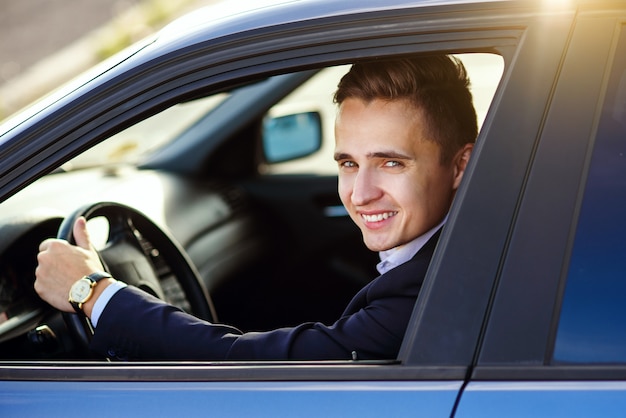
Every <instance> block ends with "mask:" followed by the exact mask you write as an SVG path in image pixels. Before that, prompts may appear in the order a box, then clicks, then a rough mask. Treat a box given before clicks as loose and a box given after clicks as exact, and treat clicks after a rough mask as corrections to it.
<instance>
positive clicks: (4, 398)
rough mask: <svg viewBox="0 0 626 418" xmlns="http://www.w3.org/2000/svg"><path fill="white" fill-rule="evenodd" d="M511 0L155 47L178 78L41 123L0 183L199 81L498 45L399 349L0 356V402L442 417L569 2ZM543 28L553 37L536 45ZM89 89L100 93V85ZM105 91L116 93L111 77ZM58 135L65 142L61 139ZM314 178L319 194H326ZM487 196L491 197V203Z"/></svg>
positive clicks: (481, 306) (156, 77)
mask: <svg viewBox="0 0 626 418" xmlns="http://www.w3.org/2000/svg"><path fill="white" fill-rule="evenodd" d="M296 3H297V2H296ZM512 4H513V6H509V4H508V3H495V4H494V5H493V7H490V6H486V5H484V4H478V5H461V6H458V5H455V6H454V7H452V8H450V9H448V8H447V7H446V6H443V5H435V6H424V5H421V6H419V5H418V6H415V5H412V4H411V5H404V7H400V8H398V9H394V10H386V11H384V12H380V13H376V12H372V11H371V10H362V9H359V8H358V7H357V6H354V7H355V8H356V9H358V13H354V15H355V16H352V15H345V16H344V15H341V16H338V15H336V16H330V17H326V16H322V17H321V18H318V19H314V20H312V21H307V20H303V21H299V22H296V23H290V24H281V25H276V26H275V27H272V26H267V27H263V30H262V31H261V30H257V31H251V33H249V34H246V33H245V31H244V32H242V33H238V34H236V35H232V36H230V37H226V38H225V39H220V40H219V41H213V42H204V43H201V44H200V45H199V46H198V45H196V47H195V48H192V47H189V48H187V49H186V50H185V51H183V52H177V53H175V54H174V53H173V54H170V55H168V59H169V60H170V61H171V62H170V64H172V67H173V68H174V69H179V70H180V69H184V77H186V78H185V80H187V81H188V82H187V83H186V84H184V85H183V86H181V85H180V84H177V85H176V86H175V87H170V86H174V81H175V80H174V76H175V75H176V73H175V72H172V71H171V69H157V70H155V72H154V73H148V74H146V75H149V76H150V77H145V79H147V80H148V81H149V82H153V83H154V86H153V88H149V87H150V86H144V87H143V89H144V90H141V91H137V92H136V94H134V95H133V97H132V100H131V101H129V102H127V103H125V105H126V108H127V111H128V112H129V113H130V114H123V112H120V111H119V110H117V109H116V110H111V109H109V110H106V109H105V110H102V113H99V114H98V117H100V119H97V118H94V119H92V120H90V123H91V124H92V125H94V124H96V125H97V123H101V125H97V129H95V130H92V131H89V132H88V133H85V132H84V131H83V132H81V134H83V135H84V136H80V137H78V136H77V135H74V136H72V135H68V136H67V137H65V136H64V137H62V138H54V137H50V136H48V137H46V136H45V135H43V134H42V135H43V136H42V139H40V142H43V141H44V140H46V139H47V140H48V141H50V143H55V144H56V145H57V148H54V149H47V148H46V150H47V151H46V152H42V153H41V154H40V158H39V160H37V161H35V162H32V164H30V165H28V166H26V167H23V168H20V170H21V171H19V173H16V174H15V175H13V177H9V178H7V179H5V180H4V182H3V183H1V184H0V186H2V187H4V189H2V190H3V191H4V193H7V192H6V189H7V188H8V187H10V185H11V184H12V185H13V188H17V187H18V185H19V186H21V185H22V184H23V183H19V184H16V183H17V181H18V180H15V179H16V177H17V176H18V174H20V175H23V176H28V175H30V176H35V175H36V174H40V173H41V172H43V171H45V170H47V169H49V165H50V164H53V163H55V162H58V161H59V160H61V159H63V158H64V156H59V153H65V154H64V155H65V157H66V156H67V155H69V154H71V153H75V152H76V150H77V149H81V148H84V147H87V146H89V145H92V144H93V143H94V142H97V141H98V140H100V139H102V135H103V134H102V132H105V131H106V130H107V129H111V128H110V125H111V124H113V123H120V124H128V123H130V122H131V121H132V120H133V118H138V117H140V116H142V115H143V113H142V112H150V111H153V110H154V109H157V108H159V107H160V106H164V105H165V104H166V103H170V102H172V101H173V100H172V97H174V98H186V97H188V96H190V95H193V93H195V90H192V89H193V88H196V87H197V86H199V87H197V88H200V89H209V90H210V89H211V88H217V87H215V86H222V85H223V83H225V82H233V83H238V82H242V81H243V80H249V79H251V78H255V77H261V76H266V75H267V74H273V73H276V72H285V71H291V70H293V69H301V68H303V67H306V68H308V67H311V66H321V65H335V64H337V63H347V62H350V61H352V60H356V59H366V58H376V57H380V56H395V55H401V54H409V53H433V52H447V53H469V52H481V53H495V54H498V55H501V56H502V57H503V59H504V62H505V65H504V74H503V76H502V77H503V78H502V81H501V83H500V86H499V89H498V92H497V93H496V96H495V98H494V101H493V105H492V106H491V109H490V111H489V114H488V115H487V116H486V119H485V123H484V125H483V129H482V131H481V134H480V137H479V139H478V144H477V147H476V150H475V155H474V157H473V159H472V162H471V164H470V167H469V168H468V171H467V174H466V178H465V180H464V184H463V185H462V187H461V189H460V190H459V193H458V195H457V199H456V201H455V203H454V205H453V208H452V210H451V212H450V221H449V223H448V224H447V226H446V229H445V231H444V233H443V235H442V237H441V241H440V243H439V247H438V250H437V252H436V254H435V257H434V259H433V262H432V263H431V268H430V270H429V273H428V277H427V279H426V282H425V284H424V288H423V291H422V293H421V295H420V298H419V301H418V304H417V306H416V308H415V311H414V315H413V318H412V320H411V324H410V325H409V328H408V329H407V333H406V337H405V341H404V343H403V346H402V349H401V352H400V354H399V356H398V358H397V359H393V360H389V361H376V362H365V361H349V362H281V363H254V364H251V363H245V362H244V363H219V362H217V363H193V364H188V363H185V364H171V363H158V364H155V363H142V362H139V363H132V364H120V363H105V362H67V361H62V362H29V361H20V362H14V363H8V362H3V363H2V364H0V403H1V404H2V408H3V410H6V411H9V412H10V413H12V414H13V413H14V414H15V415H19V414H23V415H41V414H43V413H45V414H47V415H55V414H61V413H67V412H68V406H67V399H68V397H71V398H72V399H81V400H82V401H85V402H87V403H88V404H89V405H97V407H99V408H100V409H99V410H98V412H102V414H103V415H106V414H110V415H112V416H120V415H128V414H129V413H132V414H133V415H141V414H146V415H147V414H157V413H158V414H161V415H174V414H177V413H181V411H184V412H185V413H191V414H201V413H202V414H205V413H215V414H220V415H225V414H232V415H254V416H258V415H268V416H278V415H294V414H298V415H304V416H306V414H310V415H312V416H319V415H335V416H351V415H357V416H381V415H393V416H414V415H424V416H433V417H436V416H450V415H451V414H453V413H454V411H455V408H456V405H457V399H458V396H459V394H460V393H461V389H462V388H463V387H464V385H465V382H466V379H467V377H468V373H469V372H470V370H471V369H470V367H471V366H472V364H473V362H474V357H475V355H476V352H477V347H478V345H479V337H480V334H481V331H482V327H483V321H484V318H485V315H486V313H487V312H488V306H489V305H488V304H489V301H490V296H491V292H492V288H493V285H494V283H495V282H496V278H497V277H498V272H499V269H500V262H501V259H502V254H503V249H504V248H507V243H508V240H509V234H510V232H511V231H510V225H511V222H512V221H513V219H515V217H516V209H517V204H518V201H519V196H520V194H521V193H522V191H523V190H524V186H525V185H524V180H525V175H526V173H527V170H528V167H529V164H530V161H531V158H532V156H533V153H534V150H535V140H536V138H537V135H538V132H539V128H540V126H541V122H542V121H543V118H544V115H545V109H546V108H547V106H548V103H549V101H550V99H551V96H550V92H551V90H552V87H553V83H554V80H555V77H556V74H558V71H559V68H560V64H561V52H562V50H563V48H564V46H565V45H566V43H567V41H568V34H569V32H570V29H571V24H572V19H573V15H574V11H573V10H572V9H571V8H569V7H563V9H557V10H556V11H549V10H548V11H543V10H542V11H541V12H540V13H537V12H536V11H535V9H533V7H530V6H526V4H525V3H524V2H520V3H512ZM293 7H297V6H293ZM509 7H512V8H509ZM373 25H374V26H375V27H376V33H375V36H372V30H373V29H372V28H373V27H374V26H373ZM259 33H262V35H263V36H259ZM548 34H549V39H550V42H546V36H548ZM277 39H278V40H280V43H277V41H276V40H277ZM285 45H289V47H288V48H287V47H285ZM157 49H158V48H157ZM164 49H167V48H165V47H164ZM259 51H263V53H262V54H261V53H259ZM154 53H156V52H154ZM131 61H132V60H131ZM519 63H523V64H520V65H518V64H519ZM533 63H540V65H532V64H533ZM128 65H130V64H128ZM147 67H148V66H147V65H146V66H143V67H142V68H139V69H133V70H132V77H131V76H128V78H125V77H126V76H123V75H122V76H119V79H120V80H121V82H126V81H128V80H135V79H138V78H141V77H140V76H141V75H144V74H143V73H142V71H147V70H146V68H147ZM194 70H196V71H194ZM180 71H183V70H180ZM166 72H167V73H168V74H167V75H164V73H166ZM168 77H171V79H170V78H168ZM194 77H195V78H194ZM127 84H132V83H127ZM194 86H196V87H194ZM105 87H107V88H108V86H105ZM168 88H169V90H168ZM100 90H101V93H102V92H103V91H104V92H106V88H102V89H100ZM111 91H113V92H114V93H115V92H117V91H116V90H115V88H111ZM158 92H160V93H161V96H157V95H156V94H157V93H158ZM141 100H144V101H143V102H141V103H140V104H137V103H138V102H140V101H141ZM114 104H115V103H114ZM133 105H134V106H136V107H133ZM111 106H112V105H111ZM146 109H147V110H146ZM520 114H521V115H523V117H522V118H520V117H518V116H519V115H520ZM102 115H104V116H102ZM76 117H78V116H76ZM44 126H45V125H44ZM92 127H93V126H92ZM49 135H52V133H50V134H49ZM51 138H52V139H56V140H57V142H58V144H57V143H56V142H53V141H52V139H51ZM70 140H73V141H75V142H71V146H68V147H69V148H67V149H63V148H62V146H63V145H66V146H67V143H66V142H67V141H70ZM40 145H41V144H40V143H37V144H34V145H33V148H34V149H35V151H41V149H38V148H37V147H38V146H40ZM48 145H49V144H48ZM59 149H62V151H59ZM35 151H30V152H33V153H34V152H35ZM24 152H26V151H24ZM46 164H48V165H46ZM29 170H30V171H29ZM37 170H39V171H38V172H37ZM268 180H269V179H268ZM11 181H13V183H11ZM270 181H271V180H270ZM279 181H280V180H279ZM324 186H325V187H324V188H323V190H324V191H326V190H328V187H326V185H324ZM263 187H269V186H263ZM311 189H314V188H313V187H312V188H311ZM307 193H309V194H308V196H311V195H310V192H305V193H304V194H303V195H304V196H305V197H304V198H302V199H304V200H306V199H309V197H306V196H307ZM263 194H265V195H268V193H267V192H264V193H263ZM297 196H299V195H297ZM494 197H495V198H496V199H497V204H493V203H490V202H491V199H493V198H494ZM297 199H299V197H297ZM277 201H278V200H277ZM322 207H324V206H322ZM80 413H81V414H82V413H83V410H81V411H80Z"/></svg>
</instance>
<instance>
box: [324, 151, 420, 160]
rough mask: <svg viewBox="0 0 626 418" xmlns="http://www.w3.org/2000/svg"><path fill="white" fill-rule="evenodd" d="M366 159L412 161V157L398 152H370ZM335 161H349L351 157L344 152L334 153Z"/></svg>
mask: <svg viewBox="0 0 626 418" xmlns="http://www.w3.org/2000/svg"><path fill="white" fill-rule="evenodd" d="M366 157H367V158H390V159H394V160H412V159H413V157H411V156H409V155H406V154H401V153H399V152H396V151H377V152H370V153H368V154H367V155H366ZM334 158H335V161H340V160H350V159H352V156H351V155H350V154H348V153H345V152H336V153H335V155H334Z"/></svg>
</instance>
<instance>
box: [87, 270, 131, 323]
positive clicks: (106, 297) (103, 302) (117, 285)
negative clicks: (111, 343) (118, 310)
mask: <svg viewBox="0 0 626 418" xmlns="http://www.w3.org/2000/svg"><path fill="white" fill-rule="evenodd" d="M125 287H126V283H124V282H119V281H115V282H113V283H111V284H110V285H108V286H107V288H106V289H104V290H103V291H102V293H101V294H100V297H98V300H96V303H94V305H93V309H92V310H91V325H93V327H94V328H95V327H96V326H98V319H100V315H102V312H103V311H104V308H106V306H107V303H109V301H110V300H111V298H112V297H113V295H114V294H116V293H117V292H118V290H120V289H123V288H125Z"/></svg>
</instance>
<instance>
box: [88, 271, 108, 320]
mask: <svg viewBox="0 0 626 418" xmlns="http://www.w3.org/2000/svg"><path fill="white" fill-rule="evenodd" d="M114 282H115V279H113V278H112V277H107V278H105V279H102V280H100V281H98V283H97V284H96V286H95V287H94V288H93V293H92V295H91V297H90V298H89V300H88V301H86V302H85V303H84V304H83V306H82V308H83V312H84V313H85V315H86V316H87V317H88V318H91V313H92V311H93V306H94V304H95V303H96V301H97V300H98V298H99V297H100V295H101V294H102V292H104V289H106V288H107V287H108V286H110V285H111V284H112V283H114Z"/></svg>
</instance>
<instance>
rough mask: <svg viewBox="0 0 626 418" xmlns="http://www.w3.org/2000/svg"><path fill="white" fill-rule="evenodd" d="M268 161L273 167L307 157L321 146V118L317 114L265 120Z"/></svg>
mask: <svg viewBox="0 0 626 418" xmlns="http://www.w3.org/2000/svg"><path fill="white" fill-rule="evenodd" d="M262 141H263V153H264V155H265V161H266V162H268V163H270V164H274V163H281V162H284V161H289V160H294V159H296V158H302V157H306V156H308V155H311V154H313V153H314V152H315V151H317V150H319V149H320V147H321V146H322V119H321V117H320V114H319V113H317V112H305V113H296V114H293V115H287V116H280V117H269V116H268V117H266V118H265V120H263V138H262Z"/></svg>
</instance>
